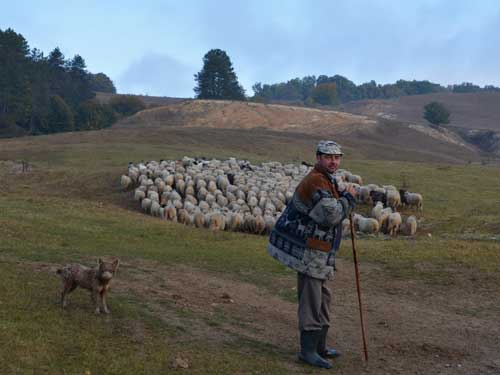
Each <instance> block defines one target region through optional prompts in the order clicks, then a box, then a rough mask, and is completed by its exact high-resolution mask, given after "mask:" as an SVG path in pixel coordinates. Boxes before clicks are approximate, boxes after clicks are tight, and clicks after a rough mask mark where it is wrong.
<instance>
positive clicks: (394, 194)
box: [385, 189, 401, 210]
mask: <svg viewBox="0 0 500 375" xmlns="http://www.w3.org/2000/svg"><path fill="white" fill-rule="evenodd" d="M385 198H386V202H387V206H388V207H391V208H392V209H393V210H396V208H398V206H399V205H400V204H401V196H400V195H399V192H398V191H397V190H393V189H387V190H386V193H385Z"/></svg>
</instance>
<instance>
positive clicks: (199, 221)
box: [193, 211, 205, 228]
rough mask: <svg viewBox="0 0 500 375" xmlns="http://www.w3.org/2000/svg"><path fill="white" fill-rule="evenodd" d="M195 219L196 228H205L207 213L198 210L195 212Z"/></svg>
mask: <svg viewBox="0 0 500 375" xmlns="http://www.w3.org/2000/svg"><path fill="white" fill-rule="evenodd" d="M193 221H194V226H195V227H196V228H203V227H204V226H205V215H203V213H201V212H200V211H198V212H196V213H195V214H194V219H193Z"/></svg>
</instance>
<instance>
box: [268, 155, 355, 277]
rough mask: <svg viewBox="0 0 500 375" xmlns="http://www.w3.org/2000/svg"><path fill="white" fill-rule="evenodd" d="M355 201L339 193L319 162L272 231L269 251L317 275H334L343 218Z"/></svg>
mask: <svg viewBox="0 0 500 375" xmlns="http://www.w3.org/2000/svg"><path fill="white" fill-rule="evenodd" d="M352 201H353V200H351V199H347V198H345V197H339V193H338V192H337V190H336V188H335V184H334V181H333V178H332V177H331V176H330V175H329V174H328V172H326V171H325V170H324V169H323V168H321V166H319V165H316V166H315V167H314V169H313V170H312V171H311V172H310V173H309V174H308V175H307V176H306V177H304V179H303V180H302V181H301V183H300V184H299V186H298V187H297V190H296V191H295V193H294V195H293V198H292V200H291V201H290V202H289V203H288V205H287V207H286V209H285V211H284V212H283V214H282V215H281V216H280V218H279V219H278V221H277V222H276V225H275V227H274V229H273V230H272V231H271V234H270V236H269V244H268V252H269V254H270V255H271V256H272V257H274V258H275V259H277V260H278V261H280V262H281V263H282V264H284V265H286V266H288V267H290V268H292V269H294V270H295V271H297V272H300V273H304V274H306V275H309V276H311V277H314V278H317V279H323V280H324V279H327V278H328V279H331V278H333V271H334V268H335V253H336V251H337V250H338V248H339V247H340V242H341V236H342V220H343V219H344V218H345V217H346V216H347V214H348V213H349V212H350V210H351V209H352V208H353V203H352ZM324 212H326V213H327V220H326V219H325V218H324V217H323V216H324V215H323V213H324ZM325 223H327V225H325Z"/></svg>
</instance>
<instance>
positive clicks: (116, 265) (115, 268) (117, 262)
mask: <svg viewBox="0 0 500 375" xmlns="http://www.w3.org/2000/svg"><path fill="white" fill-rule="evenodd" d="M112 264H113V271H116V270H117V269H118V264H120V261H119V260H118V259H115V260H114V261H113V263H112Z"/></svg>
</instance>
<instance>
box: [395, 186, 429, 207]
mask: <svg viewBox="0 0 500 375" xmlns="http://www.w3.org/2000/svg"><path fill="white" fill-rule="evenodd" d="M399 194H400V195H401V203H403V204H404V205H406V206H408V207H415V210H420V211H422V210H423V209H424V204H423V197H422V195H421V194H419V193H411V192H409V191H406V190H404V189H400V190H399Z"/></svg>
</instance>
